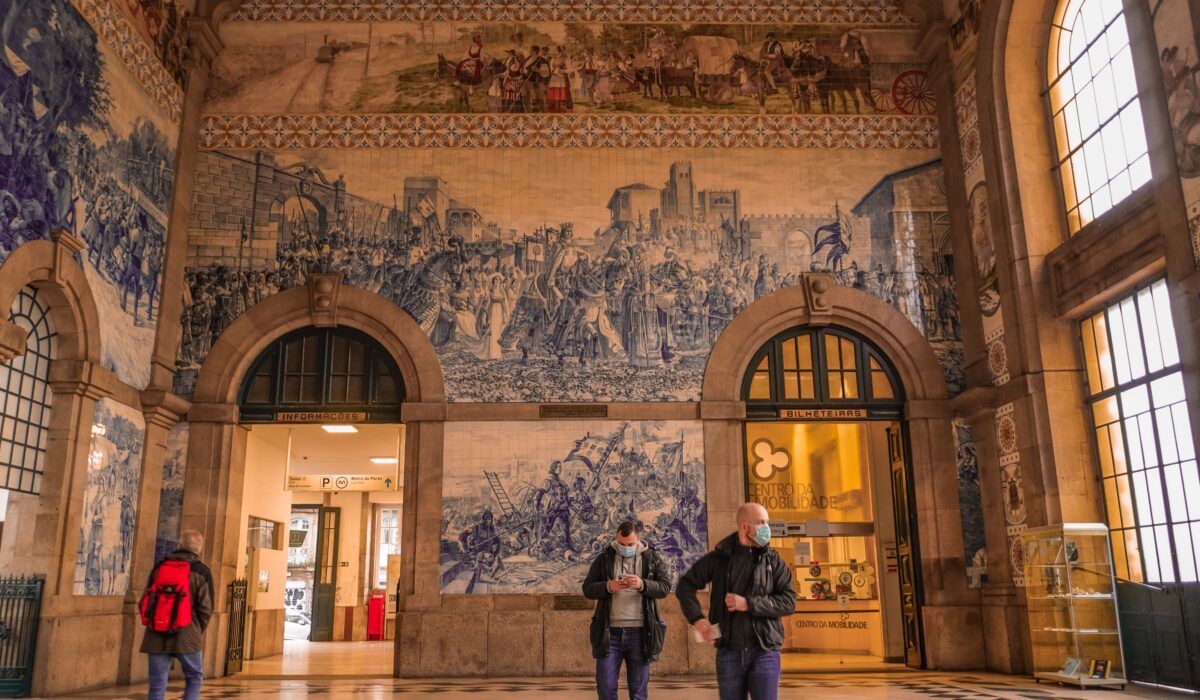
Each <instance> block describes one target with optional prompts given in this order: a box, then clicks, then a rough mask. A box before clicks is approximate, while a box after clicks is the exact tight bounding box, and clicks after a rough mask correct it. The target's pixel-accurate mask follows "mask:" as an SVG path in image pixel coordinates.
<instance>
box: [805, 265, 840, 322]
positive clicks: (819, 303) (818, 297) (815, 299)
mask: <svg viewBox="0 0 1200 700" xmlns="http://www.w3.org/2000/svg"><path fill="white" fill-rule="evenodd" d="M803 278H804V297H805V301H806V302H807V303H808V310H809V314H810V318H809V323H811V324H812V325H815V326H820V325H825V324H828V323H829V322H830V320H832V318H833V304H832V303H830V301H829V290H830V289H833V285H834V281H833V276H832V275H829V274H826V273H822V272H815V273H808V274H805V275H803Z"/></svg>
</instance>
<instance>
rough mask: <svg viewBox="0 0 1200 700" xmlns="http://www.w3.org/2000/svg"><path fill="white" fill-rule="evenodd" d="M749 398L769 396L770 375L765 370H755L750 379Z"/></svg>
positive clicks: (764, 398)
mask: <svg viewBox="0 0 1200 700" xmlns="http://www.w3.org/2000/svg"><path fill="white" fill-rule="evenodd" d="M750 398H751V399H755V400H767V399H770V398H771V375H769V374H767V373H766V372H755V373H754V378H753V379H751V380H750Z"/></svg>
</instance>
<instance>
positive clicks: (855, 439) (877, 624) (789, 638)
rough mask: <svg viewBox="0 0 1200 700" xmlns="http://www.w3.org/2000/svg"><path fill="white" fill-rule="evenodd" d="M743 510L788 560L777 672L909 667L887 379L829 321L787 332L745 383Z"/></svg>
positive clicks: (914, 594)
mask: <svg viewBox="0 0 1200 700" xmlns="http://www.w3.org/2000/svg"><path fill="white" fill-rule="evenodd" d="M742 400H743V401H745V405H746V420H745V422H744V426H743V435H744V447H745V451H744V454H745V484H746V498H747V500H748V501H753V502H757V503H761V504H762V505H763V506H765V507H766V508H767V510H768V512H770V513H771V517H772V519H773V521H772V530H773V534H774V536H775V537H774V538H773V540H772V546H774V547H777V548H778V550H779V552H780V555H781V556H783V557H784V560H785V561H788V562H791V563H792V565H793V575H794V579H795V582H796V592H797V611H796V615H794V616H792V617H791V618H789V619H788V621H787V623H786V628H785V630H786V634H785V642H784V646H785V651H788V652H792V653H791V654H788V655H787V656H785V666H788V667H794V668H808V667H812V666H813V665H816V666H828V665H837V666H846V665H849V666H851V667H854V666H860V667H861V666H870V665H879V664H887V663H898V662H903V663H905V664H907V665H909V666H913V667H920V666H921V665H922V663H923V660H924V659H923V651H922V648H921V633H920V614H919V608H918V604H917V601H918V600H919V599H920V596H919V590H918V588H919V583H920V582H919V572H918V568H919V567H918V566H917V564H916V562H917V561H918V558H917V556H916V543H915V540H914V533H915V531H916V523H915V521H914V520H913V513H914V509H913V508H912V505H911V504H912V501H913V494H912V491H911V479H910V475H909V470H908V468H907V460H906V453H907V449H906V447H905V438H904V431H903V428H902V425H901V422H900V419H901V417H902V415H903V408H904V400H905V396H904V391H903V387H902V385H901V384H900V382H899V380H898V377H897V374H896V370H895V369H894V368H893V366H892V364H891V362H890V361H889V360H888V358H887V357H886V356H885V355H884V354H883V352H882V351H881V350H880V349H879V348H878V347H876V346H875V345H874V344H873V343H871V342H870V341H869V340H868V339H866V338H864V337H863V336H861V335H859V334H858V333H855V332H854V331H852V330H850V329H847V328H842V327H838V326H821V327H816V326H800V327H794V328H790V329H788V330H786V331H783V332H781V333H779V334H777V335H776V336H775V337H773V338H771V339H770V340H769V341H767V342H766V343H765V344H763V346H762V347H761V348H759V349H758V351H757V352H756V353H755V354H754V357H753V359H752V360H751V361H750V364H749V368H748V370H747V371H746V373H745V375H744V377H743V380H742Z"/></svg>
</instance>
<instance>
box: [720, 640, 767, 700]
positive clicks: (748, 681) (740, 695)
mask: <svg viewBox="0 0 1200 700" xmlns="http://www.w3.org/2000/svg"><path fill="white" fill-rule="evenodd" d="M717 688H718V690H719V692H720V695H721V700H746V693H747V692H748V693H750V700H776V698H778V697H779V651H778V650H766V649H718V650H717Z"/></svg>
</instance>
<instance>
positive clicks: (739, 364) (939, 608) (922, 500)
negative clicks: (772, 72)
mask: <svg viewBox="0 0 1200 700" xmlns="http://www.w3.org/2000/svg"><path fill="white" fill-rule="evenodd" d="M831 324H836V325H838V326H841V327H844V328H847V329H849V330H852V331H855V332H857V333H859V334H860V335H862V336H863V337H865V338H867V339H869V340H871V341H872V342H873V343H874V344H875V345H876V346H877V347H878V348H879V349H880V350H881V351H883V352H884V353H885V354H886V355H887V356H888V359H889V360H891V362H892V364H893V365H894V367H895V369H896V372H897V374H898V376H899V379H900V381H901V383H902V384H903V386H904V392H905V396H906V401H905V409H904V420H905V422H906V425H907V429H908V437H909V442H910V445H909V447H910V450H911V460H912V465H911V467H912V478H913V484H914V490H915V493H916V510H917V529H918V534H919V538H920V555H921V573H922V580H923V588H924V600H923V605H922V614H923V616H924V619H925V649H926V657H927V663H928V665H929V667H930V668H936V669H963V668H979V667H981V666H983V662H984V647H983V640H982V639H978V640H975V639H964V638H963V637H962V636H961V635H955V634H953V633H952V631H953V630H956V629H973V628H976V627H977V626H978V625H979V624H980V620H981V617H980V614H981V613H980V608H979V598H978V594H976V593H975V592H974V591H971V590H970V589H968V587H967V581H966V569H965V566H964V565H963V558H962V557H963V544H962V530H961V525H960V523H961V520H960V514H959V505H958V494H957V481H956V476H957V462H956V456H955V451H954V439H953V435H952V428H951V418H952V411H951V407H950V402H949V396H948V392H947V388H946V381H945V379H944V378H943V374H942V368H941V365H940V364H939V363H938V360H937V356H936V355H935V354H934V352H933V349H932V348H931V347H930V345H929V343H928V341H926V339H925V337H924V336H923V335H922V334H921V332H920V331H919V330H917V328H916V327H915V326H913V324H912V322H911V321H910V320H909V319H908V318H907V317H905V316H904V315H903V314H901V313H900V312H899V311H897V310H896V309H894V308H892V307H891V306H889V305H888V304H886V303H885V302H883V301H881V300H879V299H877V298H875V297H873V296H870V295H869V294H867V293H865V292H861V291H859V290H856V289H852V288H849V287H845V286H841V285H837V284H835V283H834V282H833V280H832V278H831V277H830V276H828V275H824V274H807V275H804V276H803V282H802V283H801V284H799V285H797V286H794V287H789V288H786V289H782V290H780V291H777V292H775V293H773V294H770V295H768V296H766V297H763V298H761V299H758V300H757V301H755V302H754V303H753V304H750V306H748V307H747V308H746V309H745V310H744V311H742V313H740V314H738V315H737V316H736V317H735V318H734V319H733V321H732V322H731V323H730V324H729V326H727V327H726V328H725V330H724V331H723V332H722V333H721V336H720V337H719V338H718V339H717V342H716V344H715V345H714V347H713V351H712V354H711V355H710V356H709V360H708V365H707V367H706V369H705V373H704V385H703V393H702V396H703V402H702V405H701V418H702V419H703V420H704V443H705V457H706V460H705V461H706V470H707V473H706V477H707V481H708V493H709V522H710V523H714V522H732V519H733V510H734V509H736V508H737V506H738V504H739V503H740V501H741V498H742V494H743V493H744V491H745V488H744V484H743V476H742V472H743V464H742V459H743V458H742V454H741V442H742V440H741V431H742V423H743V421H744V420H745V417H746V409H745V404H744V403H743V402H742V396H741V391H742V378H743V376H744V374H745V372H746V370H747V369H748V366H749V363H750V361H751V359H752V357H753V355H754V353H755V352H756V351H757V350H758V349H759V348H761V347H762V346H763V345H764V344H765V343H767V342H768V341H769V340H770V339H771V338H773V337H775V336H776V335H777V334H779V333H781V332H783V331H785V330H787V329H789V328H794V327H797V326H827V325H831ZM710 527H711V526H710ZM724 534H726V533H723V532H722V533H719V535H724ZM709 535H710V541H711V540H712V538H714V537H717V536H719V535H718V533H715V532H710V533H709Z"/></svg>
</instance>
